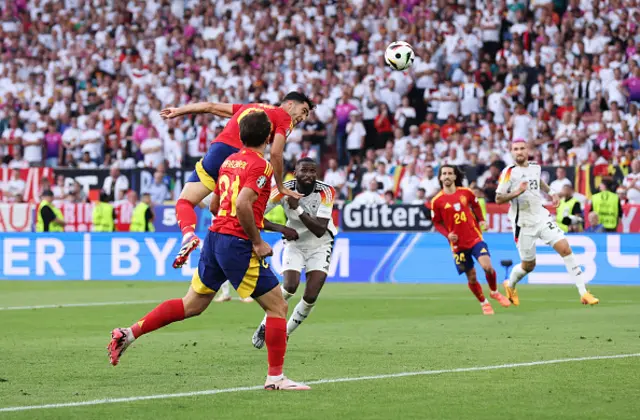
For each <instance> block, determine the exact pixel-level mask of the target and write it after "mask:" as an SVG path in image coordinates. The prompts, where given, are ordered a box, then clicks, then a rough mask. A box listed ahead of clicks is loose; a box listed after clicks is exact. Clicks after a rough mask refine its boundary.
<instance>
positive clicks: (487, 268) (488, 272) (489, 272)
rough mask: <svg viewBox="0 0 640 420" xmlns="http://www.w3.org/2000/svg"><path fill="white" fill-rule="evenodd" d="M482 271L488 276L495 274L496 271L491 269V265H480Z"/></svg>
mask: <svg viewBox="0 0 640 420" xmlns="http://www.w3.org/2000/svg"><path fill="white" fill-rule="evenodd" d="M482 270H484V274H486V275H488V276H490V275H492V274H494V273H495V272H496V270H494V269H493V266H492V265H491V263H489V264H482Z"/></svg>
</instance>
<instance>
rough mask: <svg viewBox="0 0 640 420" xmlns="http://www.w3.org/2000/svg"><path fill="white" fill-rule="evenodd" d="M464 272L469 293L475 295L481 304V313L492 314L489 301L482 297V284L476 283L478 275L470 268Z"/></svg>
mask: <svg viewBox="0 0 640 420" xmlns="http://www.w3.org/2000/svg"><path fill="white" fill-rule="evenodd" d="M465 274H466V275H467V282H468V285H469V290H471V293H473V294H474V295H475V297H476V298H477V299H478V301H479V302H480V305H481V306H482V313H484V314H485V315H493V308H492V307H491V304H490V303H489V301H488V300H487V298H485V297H484V293H483V292H482V286H481V285H480V283H478V276H477V274H476V269H475V268H472V269H470V270H468V271H467V272H466V273H465Z"/></svg>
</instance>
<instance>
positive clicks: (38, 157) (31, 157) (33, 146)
mask: <svg viewBox="0 0 640 420" xmlns="http://www.w3.org/2000/svg"><path fill="white" fill-rule="evenodd" d="M43 145H44V133H43V132H42V131H37V127H36V124H35V123H30V124H29V131H27V132H26V133H24V134H23V135H22V147H23V148H24V158H25V160H26V161H27V162H29V165H30V166H41V165H42V164H43V159H42V157H43V154H42V148H43Z"/></svg>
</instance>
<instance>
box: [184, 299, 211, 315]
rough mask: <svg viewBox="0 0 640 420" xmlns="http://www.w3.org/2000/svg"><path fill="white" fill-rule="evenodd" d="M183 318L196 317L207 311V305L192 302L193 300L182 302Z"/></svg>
mask: <svg viewBox="0 0 640 420" xmlns="http://www.w3.org/2000/svg"><path fill="white" fill-rule="evenodd" d="M182 302H183V304H184V317H185V318H191V317H194V316H198V315H200V314H201V313H203V312H204V310H205V309H207V306H209V305H208V304H206V305H205V304H204V302H199V301H194V300H184V299H183V301H182Z"/></svg>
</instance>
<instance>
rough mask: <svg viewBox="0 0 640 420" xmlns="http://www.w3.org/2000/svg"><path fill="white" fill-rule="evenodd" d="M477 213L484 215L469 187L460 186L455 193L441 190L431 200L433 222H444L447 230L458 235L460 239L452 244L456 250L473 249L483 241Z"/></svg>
mask: <svg viewBox="0 0 640 420" xmlns="http://www.w3.org/2000/svg"><path fill="white" fill-rule="evenodd" d="M475 207H477V209H476V208H475ZM472 210H475V212H474V211H472ZM475 214H479V216H480V217H482V210H480V205H479V204H478V200H477V198H476V196H475V195H474V194H473V191H471V190H470V189H468V188H462V187H458V188H456V192H455V193H453V194H445V193H444V192H442V191H441V192H440V193H438V194H437V195H436V196H435V197H434V198H433V200H431V219H432V221H433V224H434V225H435V224H436V223H441V222H442V223H443V224H444V226H445V228H446V230H447V232H449V233H451V232H453V233H455V234H456V235H458V241H457V242H456V243H455V245H452V248H454V250H465V249H471V248H473V246H474V245H475V244H477V243H478V242H480V241H482V232H481V231H480V227H479V225H478V221H477V220H476V216H475Z"/></svg>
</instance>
